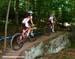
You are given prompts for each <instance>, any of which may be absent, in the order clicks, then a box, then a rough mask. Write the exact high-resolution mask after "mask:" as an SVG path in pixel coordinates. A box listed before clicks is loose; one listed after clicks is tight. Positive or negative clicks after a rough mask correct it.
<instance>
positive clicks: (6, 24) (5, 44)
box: [4, 0, 11, 51]
mask: <svg viewBox="0 0 75 59" xmlns="http://www.w3.org/2000/svg"><path fill="white" fill-rule="evenodd" d="M10 4H11V0H9V3H8V9H7V15H6V23H5V40H4V51H5V50H6V46H7V43H6V42H7V38H6V37H7V26H8V17H9V11H10Z"/></svg>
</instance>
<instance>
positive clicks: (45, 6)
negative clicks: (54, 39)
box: [0, 0, 74, 25]
mask: <svg viewBox="0 0 75 59" xmlns="http://www.w3.org/2000/svg"><path fill="white" fill-rule="evenodd" d="M7 6H8V0H0V19H4V18H5V17H6V12H7ZM16 8H18V16H19V20H22V19H23V16H24V14H25V12H26V11H28V10H32V11H33V20H34V22H35V23H36V24H37V25H39V24H40V22H41V20H42V21H44V22H46V21H47V20H48V18H49V16H50V15H51V13H52V12H53V11H55V16H56V18H57V21H58V20H59V19H60V21H61V22H65V21H66V22H72V18H73V12H74V3H73V0H19V2H18V3H17V6H16ZM14 13H15V12H14V0H12V2H11V8H10V16H9V18H10V19H12V20H13V19H15V15H14ZM13 21H15V20H13ZM20 22H21V21H19V23H20ZM41 24H42V23H41ZM42 25H43V24H42Z"/></svg>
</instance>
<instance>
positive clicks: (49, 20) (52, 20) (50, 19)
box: [48, 14, 55, 32]
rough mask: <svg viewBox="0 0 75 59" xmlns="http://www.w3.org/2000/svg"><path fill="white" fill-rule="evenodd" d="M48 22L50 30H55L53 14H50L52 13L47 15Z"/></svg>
mask: <svg viewBox="0 0 75 59" xmlns="http://www.w3.org/2000/svg"><path fill="white" fill-rule="evenodd" d="M48 22H49V25H50V29H51V31H52V32H55V31H54V24H55V21H54V14H52V15H51V16H50V17H49V19H48Z"/></svg>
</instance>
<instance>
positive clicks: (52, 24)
mask: <svg viewBox="0 0 75 59" xmlns="http://www.w3.org/2000/svg"><path fill="white" fill-rule="evenodd" d="M52 32H55V31H54V24H52Z"/></svg>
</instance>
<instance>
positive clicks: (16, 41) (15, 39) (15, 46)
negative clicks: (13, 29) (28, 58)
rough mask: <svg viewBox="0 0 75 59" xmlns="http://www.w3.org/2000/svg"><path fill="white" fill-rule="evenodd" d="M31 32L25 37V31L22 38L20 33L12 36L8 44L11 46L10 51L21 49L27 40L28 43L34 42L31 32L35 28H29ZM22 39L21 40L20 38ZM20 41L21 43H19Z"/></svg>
mask: <svg viewBox="0 0 75 59" xmlns="http://www.w3.org/2000/svg"><path fill="white" fill-rule="evenodd" d="M31 29H32V30H31V32H30V35H29V36H28V37H27V31H28V30H26V32H25V34H24V36H25V37H23V35H22V32H21V33H16V34H14V35H13V37H12V39H11V42H10V45H11V49H13V50H19V49H21V48H22V47H23V45H24V43H25V42H27V40H29V41H35V40H36V38H35V35H34V33H33V30H34V29H36V27H34V28H31ZM20 37H22V38H20ZM20 40H22V41H20Z"/></svg>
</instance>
